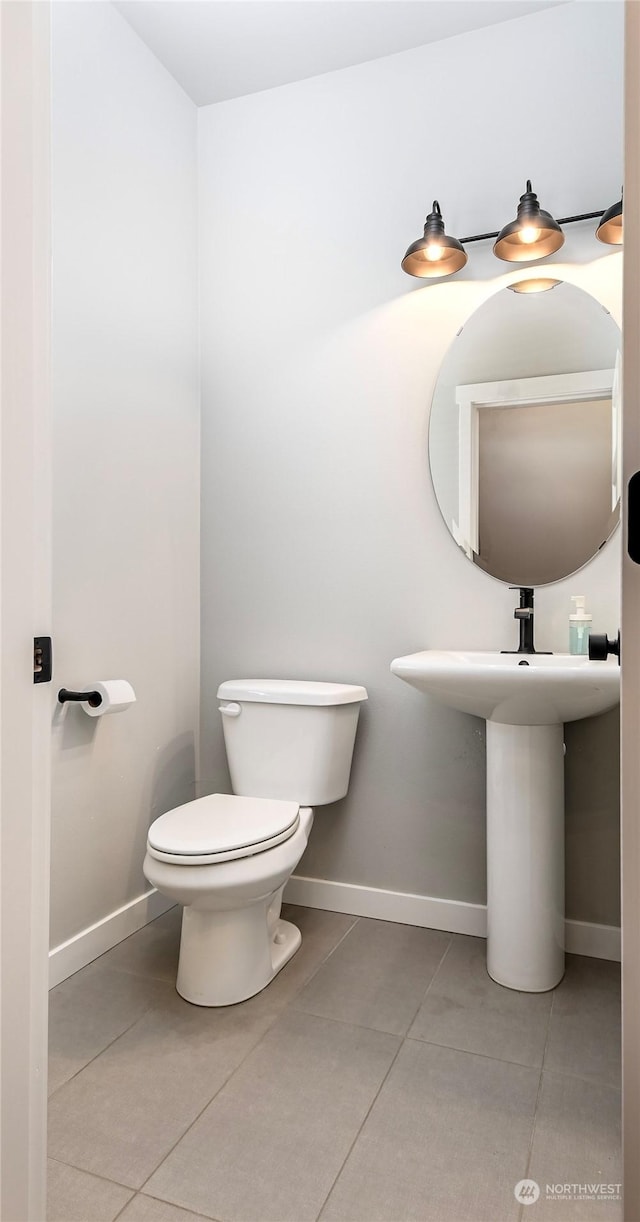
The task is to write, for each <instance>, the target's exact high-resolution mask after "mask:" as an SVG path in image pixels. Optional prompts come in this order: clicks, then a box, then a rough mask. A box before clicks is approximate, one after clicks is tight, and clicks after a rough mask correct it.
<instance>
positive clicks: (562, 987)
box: [544, 955, 621, 1087]
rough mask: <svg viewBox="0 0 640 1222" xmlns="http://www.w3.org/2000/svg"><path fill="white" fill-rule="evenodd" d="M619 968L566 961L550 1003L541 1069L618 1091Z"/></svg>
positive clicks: (579, 959) (573, 958) (599, 961)
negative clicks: (600, 1084) (561, 976)
mask: <svg viewBox="0 0 640 1222" xmlns="http://www.w3.org/2000/svg"><path fill="white" fill-rule="evenodd" d="M620 1026H621V1020H620V964H619V963H611V962H610V961H609V960H607V959H587V958H585V957H583V956H581V955H567V971H566V975H565V977H564V980H563V981H562V982H561V984H559V985H558V988H557V989H556V990H555V993H554V997H553V1008H552V1011H551V1022H550V1024H549V1039H548V1043H547V1050H546V1053H545V1059H544V1067H545V1069H549V1070H555V1071H557V1072H559V1073H568V1074H569V1073H570V1074H576V1075H577V1076H578V1077H581V1078H588V1079H590V1080H592V1081H594V1082H602V1083H604V1084H606V1085H608V1086H616V1087H619V1086H620V1058H621V1052H620Z"/></svg>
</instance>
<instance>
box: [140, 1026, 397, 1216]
mask: <svg viewBox="0 0 640 1222" xmlns="http://www.w3.org/2000/svg"><path fill="white" fill-rule="evenodd" d="M398 1044H399V1041H398V1039H397V1038H396V1037H394V1036H391V1035H388V1034H386V1033H383V1032H380V1031H369V1030H366V1029H364V1028H362V1027H351V1026H347V1025H346V1024H344V1023H334V1022H331V1021H329V1020H326V1019H322V1018H316V1017H315V1016H313V1015H308V1014H300V1013H295V1012H291V1011H289V1012H288V1013H287V1015H286V1016H285V1017H284V1018H283V1019H281V1020H280V1021H279V1022H278V1024H277V1025H276V1026H275V1027H274V1028H273V1029H272V1030H271V1031H270V1032H269V1035H268V1036H267V1037H266V1038H265V1039H264V1040H263V1042H262V1043H261V1044H260V1046H259V1047H258V1048H257V1049H256V1050H255V1051H254V1053H253V1054H252V1055H251V1057H249V1058H248V1060H247V1061H246V1062H245V1064H244V1065H243V1067H242V1069H241V1070H239V1072H238V1073H237V1074H235V1075H234V1077H233V1078H232V1079H231V1081H230V1082H229V1083H228V1085H227V1086H226V1087H225V1089H224V1090H223V1091H221V1093H220V1095H219V1096H218V1097H217V1099H215V1100H214V1102H213V1103H212V1104H211V1105H210V1107H209V1108H207V1110H206V1112H205V1113H204V1114H203V1115H202V1116H201V1117H200V1119H199V1120H198V1121H197V1123H196V1124H195V1125H194V1126H193V1128H192V1129H191V1130H190V1131H189V1133H188V1134H187V1135H186V1137H184V1138H183V1140H182V1141H181V1142H180V1143H179V1144H178V1145H177V1146H176V1148H175V1150H174V1151H173V1152H172V1154H171V1155H170V1156H169V1157H168V1158H167V1160H166V1162H165V1163H163V1165H162V1166H161V1167H160V1168H159V1170H158V1171H157V1172H156V1173H155V1174H154V1175H153V1176H152V1178H151V1180H150V1181H149V1184H148V1185H147V1188H148V1191H149V1192H151V1193H154V1194H155V1195H157V1196H160V1197H163V1198H167V1199H168V1200H171V1201H173V1202H175V1203H176V1204H178V1205H182V1206H186V1207H187V1208H190V1209H193V1210H196V1211H197V1210H200V1211H201V1212H202V1213H205V1214H208V1215H212V1216H213V1217H218V1218H222V1219H226V1220H229V1219H233V1220H234V1222H236V1220H237V1222H240V1220H241V1222H313V1220H314V1219H315V1218H316V1217H317V1214H318V1211H319V1210H320V1208H321V1206H322V1203H323V1201H324V1199H325V1197H326V1195H327V1193H328V1191H329V1189H330V1187H331V1184H332V1183H333V1180H334V1178H335V1176H336V1175H337V1174H338V1171H339V1170H340V1167H341V1165H342V1163H343V1161H344V1159H345V1157H346V1155H347V1153H348V1151H349V1148H350V1146H351V1143H352V1142H353V1140H354V1138H355V1136H356V1134H357V1132H358V1129H359V1127H360V1125H361V1124H362V1121H363V1120H364V1117H365V1116H366V1113H367V1110H368V1108H369V1107H370V1105H371V1103H372V1101H373V1099H374V1097H375V1094H376V1092H377V1090H378V1088H379V1086H380V1083H381V1082H382V1080H383V1079H384V1076H385V1074H386V1073H387V1071H388V1069H389V1066H390V1064H391V1062H392V1060H393V1057H394V1056H395V1054H396V1051H397V1048H398Z"/></svg>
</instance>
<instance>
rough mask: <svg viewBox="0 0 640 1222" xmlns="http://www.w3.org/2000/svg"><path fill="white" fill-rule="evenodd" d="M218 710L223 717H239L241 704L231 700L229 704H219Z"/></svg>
mask: <svg viewBox="0 0 640 1222" xmlns="http://www.w3.org/2000/svg"><path fill="white" fill-rule="evenodd" d="M220 712H221V713H222V715H223V716H224V717H239V716H240V714H241V712H242V705H241V704H236V702H235V700H232V701H231V703H230V704H221V705H220Z"/></svg>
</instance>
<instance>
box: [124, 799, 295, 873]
mask: <svg viewBox="0 0 640 1222" xmlns="http://www.w3.org/2000/svg"><path fill="white" fill-rule="evenodd" d="M298 811H299V807H298V804H297V802H278V801H274V800H273V799H271V798H243V797H240V796H238V795H236V794H227V793H212V794H208V796H207V797H206V798H197V799H196V800H195V802H187V803H185V805H184V806H176V807H175V809H174V810H168V811H167V813H166V814H165V815H161V816H160V818H159V819H156V820H155V823H152V824H151V827H150V828H149V837H148V842H147V848H148V850H149V853H150V854H151V856H152V857H156V858H157V859H159V860H160V861H175V860H176V859H177V860H183V861H185V864H192V865H195V864H202V865H204V864H208V863H209V862H215V861H229V860H233V859H234V858H238V857H248V856H250V854H252V853H261V852H264V850H265V849H270V848H272V847H273V846H274V845H276V844H280V843H281V842H282V841H283V840H288V838H289V836H292V835H293V833H294V832H295V830H296V828H297V827H298V823H299V813H298ZM196 858H197V859H198V863H196V860H195V859H196Z"/></svg>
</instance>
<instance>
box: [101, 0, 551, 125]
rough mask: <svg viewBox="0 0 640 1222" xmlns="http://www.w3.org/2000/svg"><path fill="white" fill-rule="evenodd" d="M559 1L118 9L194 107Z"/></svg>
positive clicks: (177, 4)
mask: <svg viewBox="0 0 640 1222" xmlns="http://www.w3.org/2000/svg"><path fill="white" fill-rule="evenodd" d="M563 2H566V0H455V2H454V0H116V8H117V9H118V10H119V11H120V13H122V15H123V17H125V18H126V20H127V21H128V22H129V24H130V25H131V26H132V27H133V29H134V30H135V31H136V32H137V33H138V34H139V35H140V37H141V38H142V39H143V41H144V42H145V43H146V44H147V46H148V47H149V48H150V49H151V51H153V53H154V55H155V56H157V58H158V59H159V60H160V62H161V63H162V64H164V66H165V68H166V69H167V70H168V71H169V72H170V73H171V75H172V76H173V77H175V79H176V80H177V81H178V82H179V84H180V85H182V87H183V89H184V90H185V91H186V93H188V94H189V96H190V97H191V98H192V99H193V101H194V102H195V103H196V105H198V106H206V105H207V104H209V103H210V102H222V101H225V100H226V99H228V98H237V97H240V96H242V95H243V94H247V93H258V92H259V91H260V90H262V89H273V88H274V87H275V86H277V85H287V84H290V83H291V82H292V81H301V80H305V79H306V78H307V77H310V76H319V75H321V74H322V73H324V72H332V71H334V69H336V68H348V67H351V66H352V65H353V64H362V63H365V62H366V61H367V60H371V59H378V58H380V57H381V56H384V55H393V54H394V53H395V52H397V51H407V50H409V49H410V48H411V47H419V46H422V45H423V44H424V43H430V42H438V41H439V40H440V39H442V38H451V37H453V36H454V35H455V34H463V33H466V32H467V31H468V30H479V29H482V28H483V27H484V26H489V25H495V24H497V23H499V22H501V21H509V20H511V19H512V18H514V17H523V16H526V15H527V14H528V13H534V12H537V11H539V10H540V9H545V8H553V7H554V6H555V5H556V4H559V3H563Z"/></svg>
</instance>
